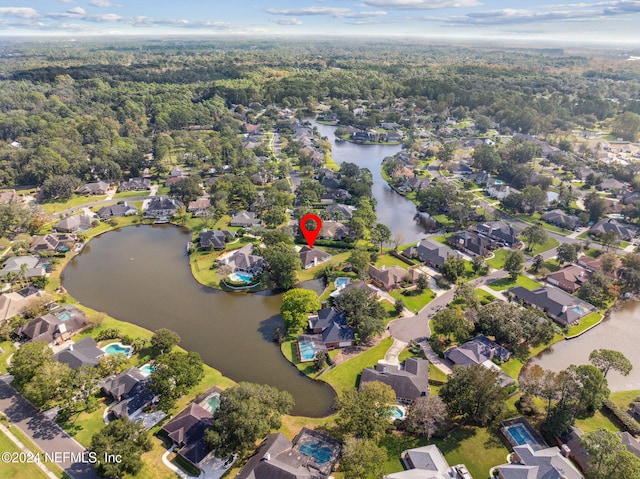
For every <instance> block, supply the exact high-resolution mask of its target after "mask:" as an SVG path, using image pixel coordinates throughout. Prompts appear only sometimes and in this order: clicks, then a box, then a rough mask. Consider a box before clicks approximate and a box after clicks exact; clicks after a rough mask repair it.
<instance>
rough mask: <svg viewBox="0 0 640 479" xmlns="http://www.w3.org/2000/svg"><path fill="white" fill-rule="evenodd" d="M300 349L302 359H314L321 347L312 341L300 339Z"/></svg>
mask: <svg viewBox="0 0 640 479" xmlns="http://www.w3.org/2000/svg"><path fill="white" fill-rule="evenodd" d="M298 351H300V361H313V359H314V358H315V357H316V353H317V352H318V351H319V349H318V348H317V347H316V346H315V345H314V344H313V342H312V341H305V340H300V339H299V340H298Z"/></svg>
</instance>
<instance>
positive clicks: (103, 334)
mask: <svg viewBox="0 0 640 479" xmlns="http://www.w3.org/2000/svg"><path fill="white" fill-rule="evenodd" d="M119 337H120V330H119V329H118V328H108V329H105V330H103V331H100V333H98V335H97V336H96V340H98V341H104V340H105V339H118V338H119Z"/></svg>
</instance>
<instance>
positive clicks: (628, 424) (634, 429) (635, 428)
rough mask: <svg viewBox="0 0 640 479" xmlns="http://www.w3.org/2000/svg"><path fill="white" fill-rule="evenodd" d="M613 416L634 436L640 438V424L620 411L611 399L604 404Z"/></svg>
mask: <svg viewBox="0 0 640 479" xmlns="http://www.w3.org/2000/svg"><path fill="white" fill-rule="evenodd" d="M602 404H603V405H604V407H606V408H607V409H608V410H609V411H611V414H613V415H614V416H615V417H616V418H617V419H618V420H619V421H620V422H621V423H622V425H623V426H624V428H625V429H626V430H627V431H628V432H629V433H631V434H633V435H634V436H640V424H638V422H637V421H636V420H635V419H633V418H632V417H631V416H629V415H628V414H627V413H626V412H625V411H623V410H622V409H620V408H619V407H618V406H617V405H616V404H615V403H614V402H613V401H612V400H611V399H605V400H604V401H603V403H602Z"/></svg>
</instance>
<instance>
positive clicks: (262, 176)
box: [251, 171, 273, 186]
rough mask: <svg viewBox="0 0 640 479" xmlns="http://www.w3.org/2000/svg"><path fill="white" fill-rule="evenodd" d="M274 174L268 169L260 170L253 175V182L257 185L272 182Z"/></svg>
mask: <svg viewBox="0 0 640 479" xmlns="http://www.w3.org/2000/svg"><path fill="white" fill-rule="evenodd" d="M272 180H273V176H272V175H271V173H269V172H268V171H259V172H257V173H254V174H253V175H251V183H253V184H254V185H257V186H265V185H268V184H269V183H271V181H272Z"/></svg>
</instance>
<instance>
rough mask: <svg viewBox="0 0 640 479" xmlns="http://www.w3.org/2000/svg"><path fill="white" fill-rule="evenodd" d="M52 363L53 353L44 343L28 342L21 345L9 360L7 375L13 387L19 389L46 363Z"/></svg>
mask: <svg viewBox="0 0 640 479" xmlns="http://www.w3.org/2000/svg"><path fill="white" fill-rule="evenodd" d="M50 361H53V352H52V351H51V349H50V348H49V346H47V343H45V342H40V341H36V342H33V343H32V342H29V343H25V344H23V345H22V347H21V348H20V349H18V350H17V351H16V352H15V353H14V355H13V357H12V358H11V366H9V374H11V375H12V376H13V383H12V384H13V386H14V387H16V388H17V389H21V388H22V387H23V386H24V385H25V384H27V383H28V382H29V381H31V379H33V377H34V376H35V375H36V373H37V372H38V371H39V370H40V369H41V368H42V366H43V365H44V364H46V363H47V362H50Z"/></svg>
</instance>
